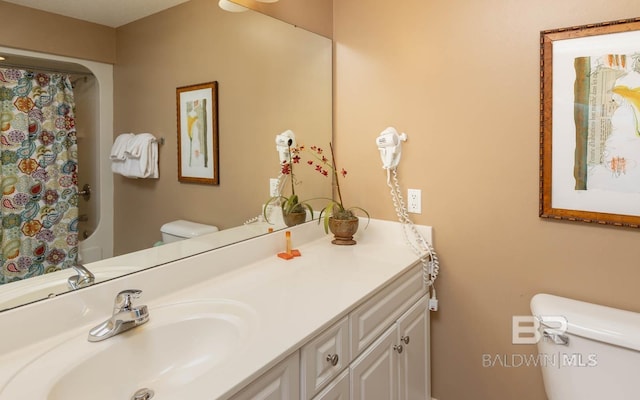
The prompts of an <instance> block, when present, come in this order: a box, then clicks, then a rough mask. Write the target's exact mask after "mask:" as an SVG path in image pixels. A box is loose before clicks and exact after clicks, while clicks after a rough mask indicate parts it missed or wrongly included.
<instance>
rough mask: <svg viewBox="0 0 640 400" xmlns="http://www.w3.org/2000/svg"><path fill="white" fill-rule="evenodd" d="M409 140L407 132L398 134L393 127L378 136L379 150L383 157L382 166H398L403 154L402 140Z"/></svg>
mask: <svg viewBox="0 0 640 400" xmlns="http://www.w3.org/2000/svg"><path fill="white" fill-rule="evenodd" d="M406 140H407V134H406V133H401V134H398V131H396V129H395V128H393V127H388V128H386V129H385V130H383V131H382V132H380V135H378V137H377V138H376V144H377V145H378V150H380V158H381V159H382V168H384V169H393V168H396V167H397V166H398V163H399V162H400V156H401V155H402V142H405V141H406Z"/></svg>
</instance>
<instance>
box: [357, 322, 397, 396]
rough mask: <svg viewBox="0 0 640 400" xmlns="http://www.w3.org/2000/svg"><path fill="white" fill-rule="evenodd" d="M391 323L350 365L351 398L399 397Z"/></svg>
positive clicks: (394, 337)
mask: <svg viewBox="0 0 640 400" xmlns="http://www.w3.org/2000/svg"><path fill="white" fill-rule="evenodd" d="M396 329H397V328H396V326H395V325H393V326H392V327H390V328H389V329H388V330H387V331H385V332H384V333H383V334H382V336H380V337H379V338H378V339H377V340H376V341H375V342H374V343H373V344H372V345H371V346H370V347H369V348H367V349H366V350H365V351H364V352H363V353H362V354H361V355H360V356H359V357H358V358H357V359H356V360H355V361H354V362H353V363H352V364H351V367H350V372H349V374H350V376H351V379H350V380H351V399H352V400H393V399H397V398H398V360H397V356H399V355H400V354H398V353H397V352H396V351H395V350H394V346H395V345H396V341H397V333H396Z"/></svg>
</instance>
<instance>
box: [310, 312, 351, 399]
mask: <svg viewBox="0 0 640 400" xmlns="http://www.w3.org/2000/svg"><path fill="white" fill-rule="evenodd" d="M350 354H351V353H350V351H349V318H348V317H344V318H343V319H342V320H340V321H339V322H336V323H335V324H334V325H333V326H331V327H330V328H328V329H326V330H324V331H323V332H322V333H321V334H320V335H318V336H316V337H315V338H314V339H313V340H311V342H309V343H307V344H306V345H305V346H304V347H303V348H302V351H301V354H300V366H301V378H302V379H301V381H302V382H301V393H302V398H303V399H306V400H308V399H310V398H312V397H313V396H314V395H315V394H316V393H318V391H319V390H320V389H322V387H323V386H325V385H326V384H327V383H329V382H330V381H331V380H332V379H333V378H334V377H335V376H337V375H338V374H339V373H340V371H342V370H343V369H344V368H346V367H347V366H348V365H349V362H351V359H350Z"/></svg>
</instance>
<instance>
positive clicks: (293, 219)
mask: <svg viewBox="0 0 640 400" xmlns="http://www.w3.org/2000/svg"><path fill="white" fill-rule="evenodd" d="M298 153H299V149H298V148H294V149H293V150H292V149H291V146H289V160H290V161H286V160H285V161H283V162H282V168H281V171H280V178H279V179H287V177H288V178H289V180H290V181H291V195H290V196H288V197H287V196H283V195H282V194H278V195H276V196H273V197H271V198H269V200H268V201H267V202H266V203H265V205H264V207H263V210H262V214H263V216H264V218H265V220H266V221H267V222H269V215H268V214H269V213H268V212H267V211H268V210H269V206H270V205H272V204H274V205H276V204H279V205H280V208H281V209H282V219H283V221H284V223H285V225H287V226H294V225H299V224H302V223H304V222H305V221H306V220H307V210H309V212H310V213H311V218H313V208H312V207H311V205H309V204H308V203H307V202H304V201H303V202H301V201H300V200H299V199H298V195H297V194H296V188H295V185H296V183H297V182H296V181H295V175H294V174H293V164H298V163H299V162H300V156H299V155H298ZM281 186H282V185H278V192H279V193H280V192H281V190H282V189H281Z"/></svg>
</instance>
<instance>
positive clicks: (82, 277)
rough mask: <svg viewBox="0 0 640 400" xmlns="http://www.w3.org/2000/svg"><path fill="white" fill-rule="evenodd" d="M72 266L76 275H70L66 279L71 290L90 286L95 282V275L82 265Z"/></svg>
mask: <svg viewBox="0 0 640 400" xmlns="http://www.w3.org/2000/svg"><path fill="white" fill-rule="evenodd" d="M72 268H73V269H74V270H75V271H76V272H77V273H78V275H74V276H70V277H69V279H67V283H68V284H69V288H71V290H76V289H80V288H82V287H85V286H91V285H93V284H94V283H95V281H96V277H95V275H93V274H92V273H91V271H89V270H88V269H87V268H86V267H85V266H84V265H82V264H78V265H73V266H72Z"/></svg>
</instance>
